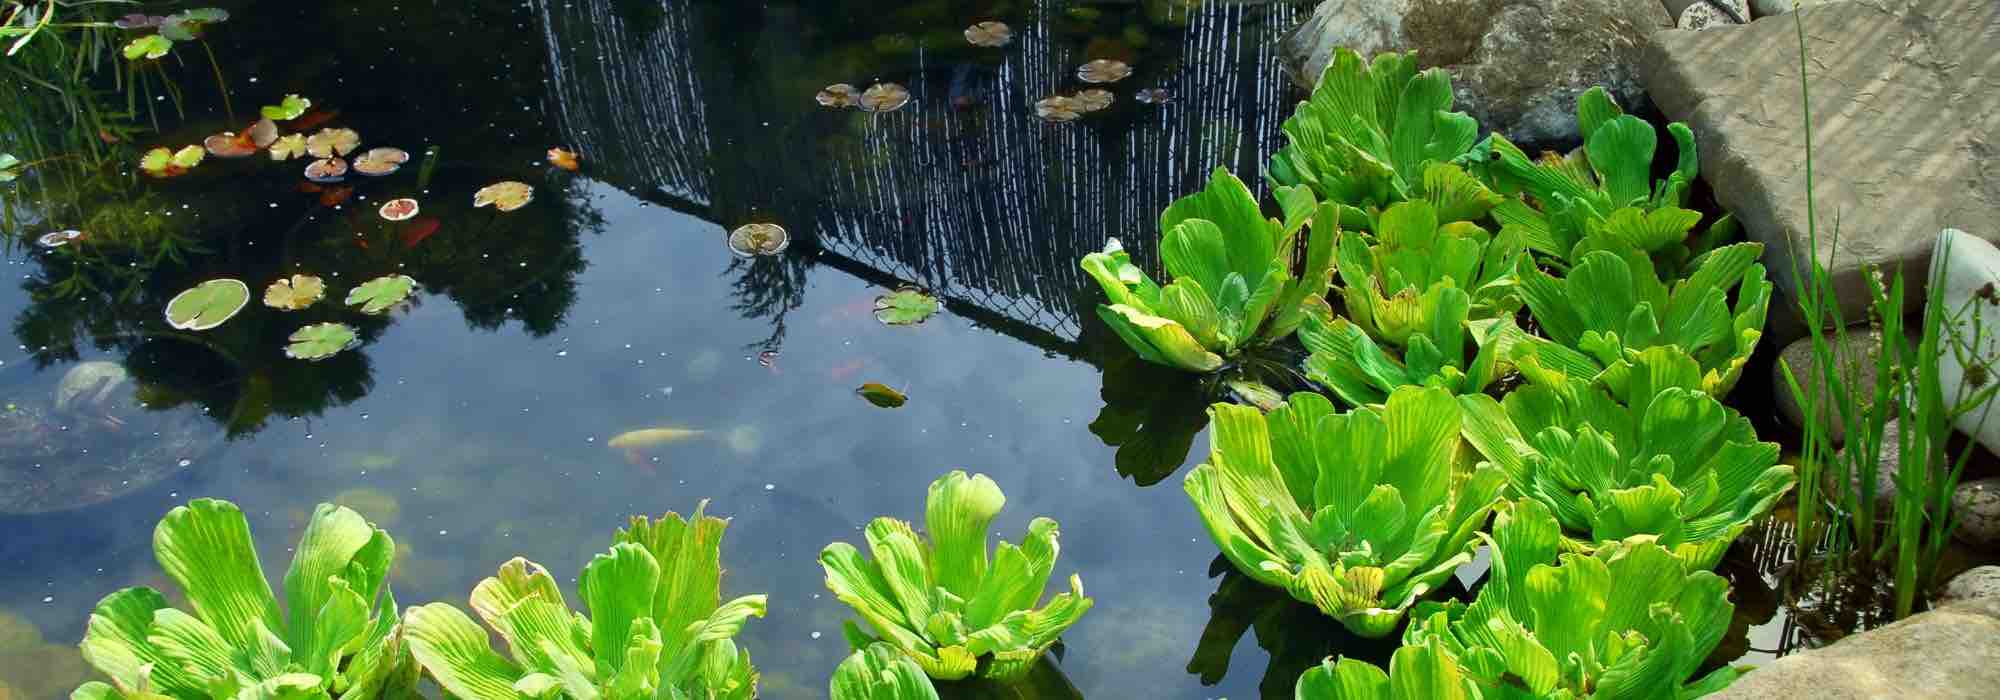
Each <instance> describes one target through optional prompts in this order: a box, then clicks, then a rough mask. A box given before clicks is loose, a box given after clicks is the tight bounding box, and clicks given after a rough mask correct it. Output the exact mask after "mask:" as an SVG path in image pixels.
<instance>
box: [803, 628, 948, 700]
mask: <svg viewBox="0 0 2000 700" xmlns="http://www.w3.org/2000/svg"><path fill="white" fill-rule="evenodd" d="M827 694H828V697H830V698H832V700H938V694H937V688H935V687H933V686H932V685H931V679H930V677H929V676H926V675H924V668H923V667H922V666H918V665H917V662H916V661H914V660H912V659H911V658H910V657H908V656H904V655H903V652H901V651H898V650H897V649H896V646H895V645H893V644H889V643H887V642H876V643H874V644H870V645H868V646H866V647H863V648H861V649H857V650H855V651H854V653H853V654H852V655H850V656H848V657H847V660H846V661H842V662H840V665H839V666H837V667H835V668H834V669H833V680H832V682H831V683H829V684H828V687H827Z"/></svg>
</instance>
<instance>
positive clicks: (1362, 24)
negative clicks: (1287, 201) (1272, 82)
mask: <svg viewBox="0 0 2000 700" xmlns="http://www.w3.org/2000/svg"><path fill="white" fill-rule="evenodd" d="M1671 26H1673V21H1672V18H1671V17H1669V16H1668V15H1667V11H1666V8H1665V6H1663V5H1661V4H1660V2H1659V0H1515V1H1512V2H1501V1H1500V0H1324V1H1323V2H1321V3H1320V4H1319V7H1318V8H1317V9H1315V10H1314V11H1313V14H1312V16H1311V17H1310V18H1309V19H1307V20H1306V21H1305V23H1304V24H1302V25H1300V26H1299V27H1298V28H1297V29H1294V30H1293V31H1292V33H1291V34H1289V35H1287V36H1286V37H1285V39H1284V41H1283V45H1282V49H1283V55H1284V62H1285V67H1286V70H1287V72H1289V73H1290V74H1291V76H1292V79H1293V80H1294V81H1295V82H1297V83H1298V84H1299V85H1301V86H1303V87H1305V88H1307V89H1311V88H1312V86H1313V85H1315V84H1317V83H1318V82H1319V76H1320V73H1321V72H1323V71H1325V70H1326V64H1327V62H1328V61H1329V60H1331V59H1332V56H1333V52H1334V49H1336V48H1340V47H1347V48H1351V49H1354V50H1355V51H1357V52H1359V53H1361V54H1362V55H1364V56H1370V55H1373V54H1375V53H1379V52H1383V51H1408V50H1412V49H1414V50H1416V51H1417V52H1418V54H1417V55H1418V57H1419V59H1420V60H1422V61H1423V63H1424V65H1426V66H1444V67H1446V68H1447V69H1449V70H1450V71H1451V73H1452V77H1453V85H1454V87H1455V93H1456V96H1457V100H1458V103H1457V106H1456V108H1457V109H1459V110H1463V111H1465V112H1466V113H1468V114H1471V115H1472V116H1473V117H1474V118H1476V119H1478V120H1479V122H1480V124H1481V125H1482V126H1483V127H1484V128H1486V129H1490V130H1493V131H1498V132H1501V133H1502V134H1505V135H1506V136H1507V138H1508V139H1510V140H1513V141H1515V142H1516V143H1521V144H1526V145H1530V146H1537V147H1566V146H1570V145H1575V143H1577V142H1578V141H1580V136H1579V135H1578V133H1577V131H1576V99H1577V97H1578V96H1579V95H1582V94H1583V92H1584V91H1585V90H1588V89H1590V88H1591V87H1593V86H1599V85H1602V86H1604V88H1605V89H1607V90H1610V91H1611V94H1612V96H1613V97H1614V98H1616V99H1617V100H1618V103H1619V104H1621V105H1624V106H1625V107H1626V108H1628V109H1634V108H1639V107H1640V106H1642V105H1644V104H1645V100H1646V93H1645V90H1644V88H1643V87H1641V85H1640V83H1639V68H1638V65H1637V61H1638V60H1639V56H1640V47H1641V46H1642V41H1643V39H1644V37H1645V35H1646V34H1647V33H1650V32H1653V31H1656V30H1659V29H1665V28H1668V27H1671Z"/></svg>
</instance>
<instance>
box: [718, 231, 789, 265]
mask: <svg viewBox="0 0 2000 700" xmlns="http://www.w3.org/2000/svg"><path fill="white" fill-rule="evenodd" d="M791 244H792V235H791V234H790V233H787V232H786V231H785V227H783V226H779V225H777V224H744V225H743V226H739V227H737V229H736V230H735V231H731V232H730V233H729V252H731V253H735V254H736V255H737V256H738V257H744V258H749V257H755V256H759V255H777V254H779V253H782V252H785V248H786V247H788V246H790V245H791Z"/></svg>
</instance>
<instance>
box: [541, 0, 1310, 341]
mask: <svg viewBox="0 0 2000 700" xmlns="http://www.w3.org/2000/svg"><path fill="white" fill-rule="evenodd" d="M659 1H660V2H661V3H663V5H664V7H665V18H664V20H663V21H662V22H661V24H660V28H659V30H658V31H655V32H652V33H650V34H648V35H645V36H638V35H635V34H634V33H632V32H630V31H628V29H627V28H626V27H625V26H624V22H625V20H623V19H621V18H620V17H619V16H618V14H617V13H616V12H615V11H614V10H613V9H611V8H612V7H613V6H614V5H616V4H618V3H614V2H612V0H575V1H571V2H562V1H558V0H536V4H537V5H538V6H539V8H540V10H541V12H542V14H543V16H544V18H545V25H546V27H547V29H546V33H545V38H546V39H547V42H548V46H549V50H550V54H551V58H550V69H549V70H550V72H551V77H550V82H551V87H552V94H553V99H554V101H555V102H557V103H558V104H556V105H555V109H556V111H557V112H558V113H559V114H560V115H561V117H562V119H563V122H564V123H563V128H564V131H565V133H566V134H568V135H569V138H572V139H574V140H575V141H576V142H577V143H578V144H579V145H580V146H581V147H582V148H583V149H584V150H585V151H586V152H588V153H590V154H592V155H593V156H594V157H595V160H594V163H595V164H596V165H595V166H594V167H596V168H597V171H596V174H597V175H598V176H600V177H603V178H605V179H607V180H609V181H611V182H613V183H614V184H616V185H618V186H620V187H622V188H625V189H627V190H631V191H635V192H640V193H642V194H648V195H652V194H660V195H666V196H668V197H669V198H672V199H675V200H679V201H682V202H686V203H689V204H695V205H698V206H700V207H702V208H705V209H706V210H707V211H706V212H705V213H703V214H702V215H703V216H705V217H706V218H710V219H711V220H716V221H717V222H718V223H722V224H724V225H726V226H727V225H734V224H735V223H741V222H740V221H734V220H733V219H735V218H741V217H742V216H745V214H743V212H749V211H753V210H754V211H760V212H766V213H769V214H775V215H776V216H778V217H780V218H781V219H782V220H783V221H784V222H785V223H786V224H787V225H788V226H789V227H790V228H791V229H792V231H793V233H794V235H801V234H803V235H805V236H809V237H810V239H811V240H814V241H816V242H817V243H818V245H819V247H820V248H821V249H823V250H825V251H827V252H828V253H831V254H833V255H836V256H838V257H840V258H843V259H844V261H851V262H852V263H853V266H848V265H837V266H838V267H865V268H868V269H872V270H874V271H877V272H879V273H880V274H881V275H885V276H887V277H889V278H893V279H894V280H899V281H901V282H904V283H909V284H916V285H919V286H922V287H925V288H928V289H930V290H932V291H934V292H937V293H939V294H940V295H942V296H944V297H946V298H947V299H951V300H955V301H957V302H959V303H960V304H961V305H970V306H973V307H977V308H978V309H980V310H982V311H984V312H985V314H986V315H987V316H989V318H990V319H991V321H992V322H990V323H988V325H992V326H995V327H998V328H1000V329H1001V330H1002V331H1003V332H1009V334H1010V335H1016V336H1017V337H1021V336H1023V335H1026V336H1032V337H1023V338H1022V339H1023V340H1029V341H1030V342H1034V343H1036V344H1037V345H1041V346H1043V347H1045V348H1049V349H1057V348H1050V346H1049V344H1050V343H1056V342H1060V343H1063V344H1065V345H1069V346H1070V347H1067V348H1061V349H1062V350H1063V351H1064V352H1065V354H1076V353H1075V352H1073V350H1075V347H1074V341H1075V340H1076V339H1077V338H1078V337H1079V336H1080V334H1081V332H1082V324H1083V323H1084V319H1085V314H1089V313H1091V311H1090V308H1089V307H1090V305H1091V304H1093V303H1095V302H1094V301H1093V298H1094V296H1095V295H1094V294H1092V295H1080V294H1079V293H1078V292H1079V291H1080V290H1087V289H1091V288H1093V285H1092V284H1091V282H1090V281H1089V280H1088V279H1087V278H1086V277H1085V275H1084V274H1083V272H1082V271H1081V270H1080V269H1079V268H1078V267H1077V260H1078V259H1079V258H1081V257H1082V256H1083V255H1084V254H1086V253H1089V252H1091V251H1094V250H1097V249H1099V248H1101V247H1102V246H1103V244H1104V241H1105V239H1106V238H1109V237H1114V236H1116V237H1121V238H1123V239H1125V240H1126V241H1127V243H1128V247H1129V248H1132V249H1133V250H1134V253H1135V255H1136V256H1137V257H1139V258H1140V259H1142V260H1152V259H1153V255H1152V251H1151V249H1150V247H1151V242H1152V240H1153V239H1154V238H1155V236H1156V235H1157V230H1156V227H1155V223H1154V222H1155V221H1156V219H1155V217H1156V216H1157V213H1158V211H1159V210H1160V209H1161V208H1163V207H1164V206H1165V205H1166V204H1167V203H1168V202H1170V201H1171V200H1172V199H1173V198H1174V197H1175V196H1176V195H1178V194H1182V193H1185V192H1187V191H1189V190H1191V189H1194V188H1196V187H1199V185H1200V182H1201V181H1202V180H1203V179H1204V178H1205V177H1206V175H1207V173H1208V172H1209V171H1210V170H1211V169H1213V168H1214V167H1216V166H1218V165H1225V166H1229V167H1232V168H1234V169H1236V170H1237V171H1238V172H1239V173H1242V174H1244V175H1246V176H1249V177H1246V179H1249V180H1255V179H1256V178H1255V177H1254V174H1255V173H1257V172H1258V170H1257V166H1258V164H1259V162H1260V160H1261V158H1262V154H1265V153H1268V152H1270V151H1271V150H1274V149H1275V147H1276V145H1277V137H1278V125H1279V123H1280V121H1281V120H1282V119H1283V116H1284V115H1285V114H1287V113H1289V111H1290V110H1289V109H1288V108H1287V105H1286V100H1287V98H1286V95H1285V89H1286V86H1285V83H1284V81H1283V80H1282V79H1281V78H1280V77H1279V76H1281V73H1280V70H1279V66H1278V57H1277V55H1276V52H1275V46H1276V45H1277V40H1276V38H1277V37H1276V34H1277V33H1278V32H1281V31H1283V30H1284V29H1285V28H1288V27H1290V26H1291V24H1292V23H1293V21H1294V19H1295V15H1296V13H1297V10H1296V9H1295V8H1294V6H1293V5H1292V4H1289V3H1279V2H1273V3H1253V4H1237V3H1210V4H1207V5H1205V6H1203V7H1201V8H1200V9H1197V10H1194V14H1193V16H1192V17H1190V21H1189V25H1188V27H1187V29H1186V30H1185V32H1184V33H1183V34H1181V36H1180V37H1179V44H1180V45H1179V46H1178V47H1176V48H1173V49H1171V50H1168V51H1160V50H1155V51H1154V52H1153V53H1152V54H1149V56H1148V58H1147V59H1146V60H1148V61H1151V62H1152V63H1154V64H1156V65H1157V67H1158V68H1160V69H1159V70H1150V71H1148V70H1143V69H1144V68H1151V67H1153V66H1145V67H1142V71H1141V73H1140V76H1139V77H1136V78H1134V79H1133V80H1131V81H1127V82H1128V84H1121V85H1119V86H1117V87H1118V88H1119V89H1118V90H1117V92H1119V93H1121V95H1120V98H1119V99H1120V100H1127V101H1129V100H1130V99H1131V94H1132V93H1133V92H1134V89H1135V88H1138V87H1155V86H1157V87H1163V88H1166V89H1167V90H1169V91H1171V93H1172V94H1173V96H1174V100H1173V101H1172V102H1171V103H1168V104H1165V105H1160V106H1147V105H1138V104H1129V103H1128V104H1122V105H1119V106H1118V107H1116V108H1114V111H1113V113H1111V114H1107V115H1098V116H1094V117H1092V118H1090V119H1087V120H1085V121H1083V122H1077V123H1070V124H1050V123H1046V122H1043V121H1042V120H1040V119H1039V118H1037V117H1036V116H1035V115H1034V113H1033V104H1034V103H1035V101H1037V100H1039V99H1041V98H1043V97H1046V96H1049V95H1053V94H1058V93H1059V92H1067V91H1071V90H1074V89H1076V87H1077V86H1076V81H1075V78H1074V77H1073V75H1074V72H1075V68H1076V66H1077V65H1078V64H1080V63H1082V62H1083V61H1084V54H1083V48H1082V47H1081V46H1079V45H1075V44H1077V43H1079V42H1066V41H1063V40H1062V39H1061V38H1059V37H1058V36H1057V34H1056V32H1055V30H1054V29H1052V26H1051V25H1052V24H1053V23H1054V22H1055V21H1056V18H1057V17H1059V16H1060V15H1062V13H1063V12H1064V11H1065V10H1067V9H1068V8H1069V5H1070V4H1071V3H1070V2H1069V1H1068V0H1038V2H1035V3H1033V9H1032V10H1031V11H1030V13H1031V16H1030V17H1029V18H1028V21H1027V22H1023V23H1022V24H1021V25H1017V26H1016V28H1015V29H1016V38H1015V43H1014V45H1013V46H1010V47H1009V48H1008V49H1006V51H1005V54H1004V55H1005V58H1004V59H1003V60H1002V61H1001V62H1000V63H999V65H997V66H966V65H929V64H926V63H924V62H923V61H924V59H922V58H921V57H920V58H919V61H920V62H919V64H918V65H917V66H916V67H915V71H914V75H913V76H912V77H910V78H908V82H909V87H910V89H911V92H912V94H913V97H914V99H913V100H912V103H911V104H910V106H908V107H906V108H904V109H903V110H901V111H898V112H895V113H891V114H884V115H879V116H877V117H875V118H873V119H870V120H868V121H867V122H866V124H865V126H863V127H857V128H858V129H859V133H858V134H856V133H850V132H852V131H853V129H849V130H848V131H836V132H830V133H814V128H813V127H816V126H817V127H827V126H828V125H833V126H834V127H835V128H839V127H842V126H844V125H845V124H846V123H847V122H844V121H843V120H840V119H838V118H836V117H833V116H831V115H827V114H823V113H815V112H812V111H801V110H800V106H801V105H808V106H809V105H810V102H809V95H789V94H787V95H781V96H777V97H772V96H769V95H764V94H762V93H760V86H746V85H742V84H738V83H739V82H741V81H744V80H757V79H771V78H772V76H765V75H752V76H748V77H746V76H743V75H736V74H732V73H730V72H729V71H733V70H736V69H737V68H736V66H740V65H745V64H749V63H751V62H754V61H756V60H767V59H765V57H763V56H761V55H756V54H754V52H755V51H760V50H767V49H768V47H767V46H766V47H756V46H750V45H743V46H738V45H733V44H724V43H720V42H723V41H725V40H726V39H725V38H724V37H725V34H726V31H725V30H726V29H727V28H725V27H708V26H703V24H704V21H703V17H704V12H707V11H711V10H712V9H713V8H704V7H700V6H697V4H696V3H693V2H691V0H659ZM745 43H746V44H755V43H756V42H754V41H748V42H745ZM704 54H708V55H704ZM713 54H721V55H713ZM1162 55H1165V56H1170V58H1169V57H1163V56H1162ZM809 60H810V58H809V57H808V62H809ZM1140 81H1145V82H1144V83H1143V84H1139V83H1140ZM764 87H768V86H764ZM782 91H783V90H782V89H781V90H780V92H782ZM967 95H974V96H977V97H976V100H977V106H975V107H971V108H965V107H964V106H960V105H954V104H953V103H954V99H953V98H954V97H964V96H967ZM760 100H763V101H765V102H770V101H772V100H776V103H775V104H768V103H760ZM781 120H791V121H789V122H782V121H781ZM774 123H776V124H777V126H776V127H771V126H768V125H770V124H774ZM750 125H759V126H765V128H761V129H759V128H749V126H750ZM821 132H824V128H822V129H821ZM802 133H803V134H810V135H808V136H799V135H798V134H802ZM773 134H777V135H776V136H773ZM771 141H776V142H777V143H765V142H771ZM718 144H722V145H718ZM773 199H775V200H777V201H771V200H773ZM732 200H735V201H732ZM743 200H757V201H743ZM850 271H855V270H852V269H850ZM864 276H869V277H873V276H870V275H864ZM877 281H880V280H877ZM1010 328H1011V329H1012V330H1011V331H1009V329H1010Z"/></svg>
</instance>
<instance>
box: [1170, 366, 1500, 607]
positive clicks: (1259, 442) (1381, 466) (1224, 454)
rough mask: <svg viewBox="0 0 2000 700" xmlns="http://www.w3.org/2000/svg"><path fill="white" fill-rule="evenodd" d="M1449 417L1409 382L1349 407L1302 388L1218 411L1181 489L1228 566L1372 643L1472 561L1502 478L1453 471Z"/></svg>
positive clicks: (1429, 393) (1432, 393)
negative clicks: (1274, 400)
mask: <svg viewBox="0 0 2000 700" xmlns="http://www.w3.org/2000/svg"><path fill="white" fill-rule="evenodd" d="M1459 411H1460V409H1459V407H1458V404H1457V402H1455V401H1454V400H1453V398H1452V395H1451V393H1450V392H1448V391H1445V390H1443V389H1437V388H1428V389H1419V388H1415V387H1406V388H1403V389H1399V390H1397V391H1396V392H1395V393H1393V394H1391V395H1390V396H1389V399H1388V401H1387V403H1385V404H1384V405H1382V406H1380V407H1364V408H1358V409H1355V410H1354V411H1352V412H1349V413H1336V412H1335V411H1334V408H1333V403H1332V402H1331V401H1329V400H1327V399H1326V397H1324V396H1321V395H1318V394H1312V393H1298V394H1293V395H1292V396H1291V398H1290V400H1289V401H1287V402H1286V404H1285V405H1284V406H1281V407H1279V408H1278V409H1277V410H1274V411H1272V412H1271V414H1270V416H1269V417H1266V416H1265V415H1264V414H1262V413H1259V412H1258V411H1257V410H1256V409H1254V408H1250V407H1246V406H1236V405H1230V404H1216V405H1214V406H1212V407H1210V409H1209V415H1210V417H1211V421H1212V424H1213V425H1214V433H1213V438H1212V440H1213V448H1212V451H1211V454H1210V455H1209V459H1208V461H1207V462H1205V463H1203V464H1201V465H1200V466H1197V467H1195V469H1194V471H1193V472H1191V473H1189V474H1188V477H1187V480H1186V481H1185V483H1184V485H1185V487H1186V489H1187V492H1188V497H1189V498H1190V499H1192V500H1193V501H1194V505H1195V509H1196V510H1197V511H1198V512H1199V513H1200V515H1201V519H1202V523H1203V524H1204V525H1206V526H1207V528H1208V532H1209V536H1210V537H1211V538H1213V539H1214V540H1215V543H1216V545H1217V546H1218V547H1220V548H1221V550H1222V554H1223V556H1225V557H1228V559H1229V561H1230V562H1232V563H1234V564H1235V565H1236V568H1237V569H1238V570H1240V571H1242V572H1243V573H1244V574H1245V575H1247V576H1249V577H1251V578H1253V579H1256V580H1257V581H1259V582H1261V583H1263V584H1265V585H1269V586H1276V587H1278V588H1281V589H1283V590H1285V591H1286V592H1288V593H1290V594H1291V596H1292V597H1294V598H1297V599H1298V600H1300V601H1303V602H1306V603H1310V604H1312V605H1313V606H1314V607H1317V608H1319V610H1320V611H1321V612H1324V613H1326V614H1327V615H1329V616H1332V617H1333V618H1335V619H1337V620H1339V621H1340V623H1341V624H1342V625H1345V626H1346V627H1347V629H1349V630H1351V631H1353V632H1354V633H1355V634H1359V635H1362V636H1365V637H1382V636H1384V635H1387V634H1389V633H1390V632H1392V631H1394V630H1395V628H1396V625H1397V624H1398V623H1399V622H1400V621H1401V620H1402V618H1403V614H1404V612H1406V611H1407V610H1408V609H1409V608H1410V606H1411V605H1412V604H1414V603H1415V602H1416V600H1417V598H1418V597H1420V596H1422V595H1424V594H1425V593H1426V592H1428V591H1430V590H1432V589H1434V588H1436V587H1437V586H1438V584H1439V582H1441V581H1443V580H1444V579H1445V577H1447V576H1450V575H1451V574H1452V572H1453V571H1455V570H1456V569H1457V568H1458V567H1459V565H1461V564H1464V563H1466V562H1468V561H1471V559H1472V550H1473V548H1474V546H1475V542H1474V541H1473V539H1472V536H1473V533H1475V532H1477V531H1478V530H1479V528H1480V527H1481V526H1483V525H1485V523H1486V516H1487V514H1488V513H1489V512H1491V510H1492V508H1493V506H1494V504H1495V503H1496V502H1497V501H1498V499H1499V493H1500V489H1501V487H1502V486H1503V485H1504V484H1505V481H1506V477H1505V476H1504V475H1503V474H1501V472H1500V470H1499V469H1498V468H1497V467H1493V466H1491V465H1486V464H1482V465H1480V466H1479V467H1478V468H1477V469H1473V470H1471V471H1470V472H1469V473H1461V471H1460V469H1459V468H1458V464H1459V459H1460V457H1461V452H1462V450H1461V445H1462V441H1461V439H1460V437H1459V430H1460V423H1459Z"/></svg>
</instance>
